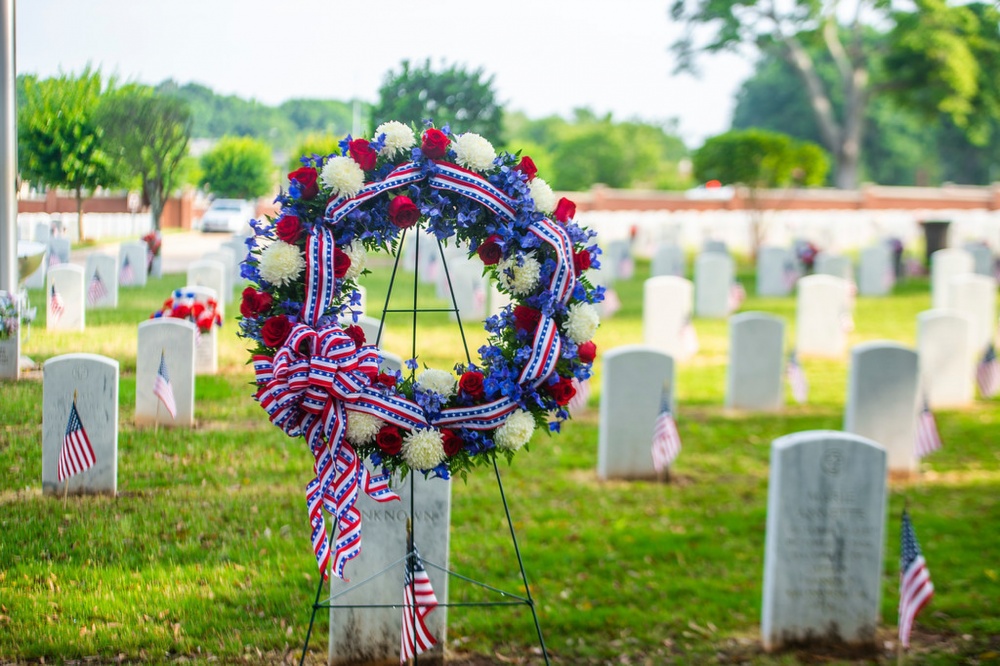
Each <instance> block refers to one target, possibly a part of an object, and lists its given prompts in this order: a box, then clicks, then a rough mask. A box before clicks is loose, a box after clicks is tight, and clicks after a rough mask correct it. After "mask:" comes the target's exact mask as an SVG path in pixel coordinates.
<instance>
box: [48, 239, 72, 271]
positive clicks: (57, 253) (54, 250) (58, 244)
mask: <svg viewBox="0 0 1000 666" xmlns="http://www.w3.org/2000/svg"><path fill="white" fill-rule="evenodd" d="M70 248H71V245H70V242H69V239H68V238H50V239H49V266H58V265H59V264H68V263H69V252H70Z"/></svg>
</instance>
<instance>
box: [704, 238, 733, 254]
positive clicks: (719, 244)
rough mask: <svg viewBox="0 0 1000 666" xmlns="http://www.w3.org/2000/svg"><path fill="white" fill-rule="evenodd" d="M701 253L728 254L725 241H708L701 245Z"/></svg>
mask: <svg viewBox="0 0 1000 666" xmlns="http://www.w3.org/2000/svg"><path fill="white" fill-rule="evenodd" d="M701 247H702V252H715V253H716V254H729V247H728V246H727V245H726V242H725V241H721V240H714V239H709V240H706V241H705V242H704V244H702V246H701Z"/></svg>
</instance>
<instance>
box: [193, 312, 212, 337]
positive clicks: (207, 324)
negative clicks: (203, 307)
mask: <svg viewBox="0 0 1000 666" xmlns="http://www.w3.org/2000/svg"><path fill="white" fill-rule="evenodd" d="M194 323H195V325H196V326H197V327H198V329H199V330H200V331H201V332H202V333H208V332H209V331H211V330H212V315H210V314H206V315H204V316H201V317H198V319H196V320H195V322H194Z"/></svg>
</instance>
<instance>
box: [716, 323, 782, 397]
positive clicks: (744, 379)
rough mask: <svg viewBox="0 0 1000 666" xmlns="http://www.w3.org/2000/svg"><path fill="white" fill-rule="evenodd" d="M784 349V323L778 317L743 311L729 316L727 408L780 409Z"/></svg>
mask: <svg viewBox="0 0 1000 666" xmlns="http://www.w3.org/2000/svg"><path fill="white" fill-rule="evenodd" d="M784 349H785V322H784V321H782V320H781V319H779V318H778V317H775V316H774V315H770V314H767V313H764V312H741V313H740V314H738V315H734V316H732V317H730V318H729V366H728V368H727V370H726V407H727V408H729V409H747V410H756V411H774V410H778V409H781V406H782V404H783V403H784V390H783V386H782V381H781V380H782V376H783V373H782V368H783V367H784Z"/></svg>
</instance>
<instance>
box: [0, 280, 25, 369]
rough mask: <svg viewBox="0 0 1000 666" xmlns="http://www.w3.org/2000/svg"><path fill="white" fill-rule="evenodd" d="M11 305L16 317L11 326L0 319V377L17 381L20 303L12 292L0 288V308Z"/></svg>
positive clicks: (19, 355)
mask: <svg viewBox="0 0 1000 666" xmlns="http://www.w3.org/2000/svg"><path fill="white" fill-rule="evenodd" d="M6 307H13V308H14V316H15V317H16V319H15V321H14V322H13V324H12V326H7V325H6V324H5V323H4V322H3V321H0V379H10V380H13V381H17V380H18V379H20V377H21V363H20V359H21V322H20V316H21V315H20V312H21V311H20V305H19V304H18V299H17V297H16V296H15V295H14V294H9V293H7V292H6V291H3V290H0V308H6Z"/></svg>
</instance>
